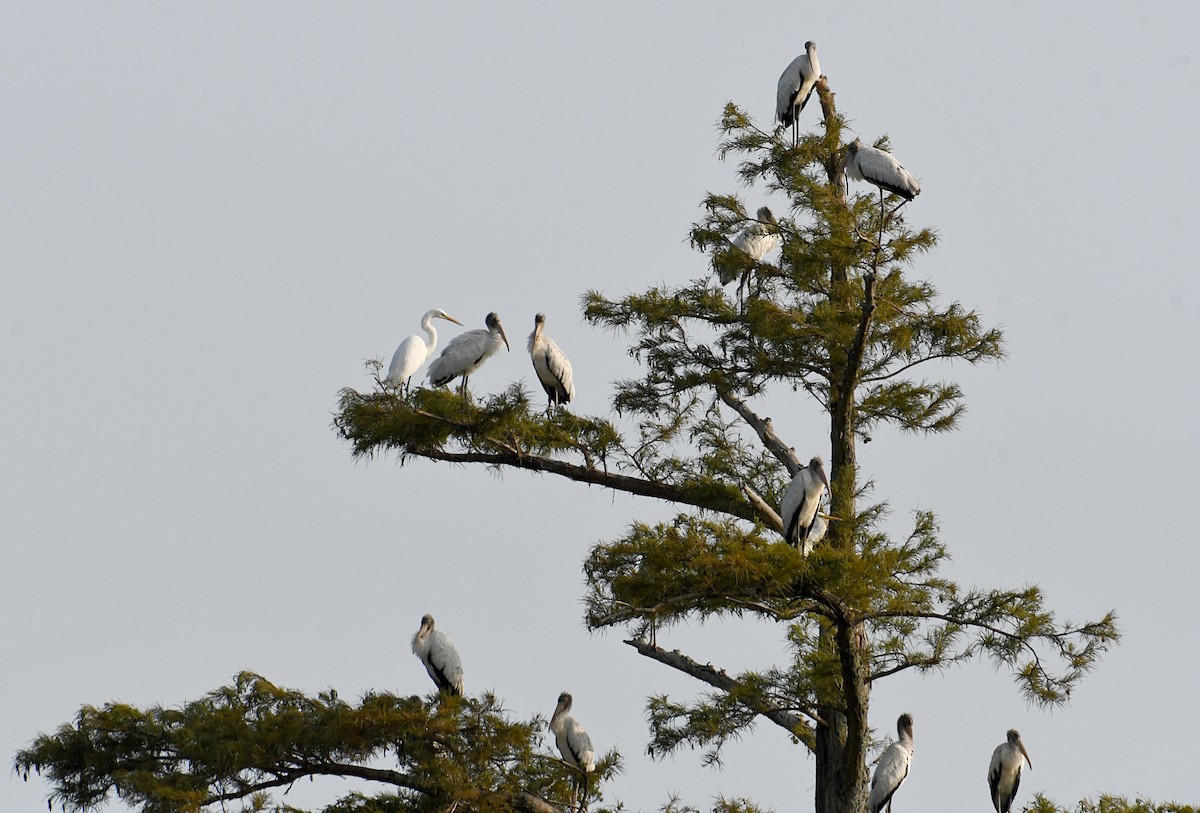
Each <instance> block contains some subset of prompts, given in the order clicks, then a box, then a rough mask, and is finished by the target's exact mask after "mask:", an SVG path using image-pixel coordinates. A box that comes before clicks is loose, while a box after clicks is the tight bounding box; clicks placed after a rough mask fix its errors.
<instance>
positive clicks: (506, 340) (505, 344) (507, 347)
mask: <svg viewBox="0 0 1200 813" xmlns="http://www.w3.org/2000/svg"><path fill="white" fill-rule="evenodd" d="M500 338H501V339H504V349H505V350H507V351H508V352H510V353H511V352H512V348H511V347H509V346H508V337H507V336H505V335H504V328H503V327H501V328H500Z"/></svg>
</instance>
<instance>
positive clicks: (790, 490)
mask: <svg viewBox="0 0 1200 813" xmlns="http://www.w3.org/2000/svg"><path fill="white" fill-rule="evenodd" d="M828 488H829V478H828V477H827V476H826V475H825V461H824V460H822V459H821V458H820V456H814V457H813V459H812V460H810V461H808V465H807V466H805V467H804V468H802V469H800V470H799V471H797V472H796V474H795V475H794V476H793V477H792V482H791V483H789V484H788V487H787V491H785V492H784V493H783V503H782V505H781V506H780V508H779V517H780V519H782V520H783V529H784V538H785V539H787V542H788V544H789V545H791V546H792V547H794V548H801V550H802V551H803V553H804V555H805V556H807V555H808V554H809V553H810V552H811V551H812V546H813V545H814V544H816V541H817V540H815V539H812V540H810V535H811V532H812V530H813V529H814V525H815V524H816V520H817V510H818V509H819V508H820V507H821V496H822V495H823V494H824V493H825V492H826V490H828ZM826 527H827V526H826V525H825V524H824V523H822V525H821V534H820V535H821V536H822V537H824V535H825V528H826Z"/></svg>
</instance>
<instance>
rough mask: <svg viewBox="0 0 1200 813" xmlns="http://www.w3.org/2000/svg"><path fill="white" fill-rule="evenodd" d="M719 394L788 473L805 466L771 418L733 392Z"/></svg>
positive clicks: (793, 472)
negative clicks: (758, 412) (759, 414)
mask: <svg viewBox="0 0 1200 813" xmlns="http://www.w3.org/2000/svg"><path fill="white" fill-rule="evenodd" d="M717 395H718V396H720V398H721V400H722V401H724V402H725V403H726V404H727V405H728V406H729V408H730V409H732V410H733V411H734V412H736V413H737V414H738V415H741V416H742V420H744V421H745V422H746V423H747V424H749V425H750V428H751V429H753V430H754V431H755V432H757V433H758V437H759V440H761V441H762V443H763V446H765V447H767V451H769V452H770V453H771V454H773V455H775V457H777V458H778V459H779V462H780V463H783V465H785V466H787V470H788V474H792V475H794V474H795V473H796V472H798V471H799V470H800V469H801V468H803V467H804V464H803V463H801V462H800V458H799V456H797V454H796V451H795V450H794V449H793V448H792V447H790V446H788V445H787V444H786V443H784V442H783V440H782V439H781V438H780V437H779V435H777V434H775V429H774V427H772V426H771V419H770V418H760V417H759V416H758V414H757V413H755V412H754V410H752V409H750V407H748V406H747V405H746V402H745V401H743V400H742V399H740V398H738V397H737V396H735V395H733V394H732V393H729V392H718V393H717ZM780 527H783V523H782V522H780Z"/></svg>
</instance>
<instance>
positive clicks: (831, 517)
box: [817, 511, 842, 522]
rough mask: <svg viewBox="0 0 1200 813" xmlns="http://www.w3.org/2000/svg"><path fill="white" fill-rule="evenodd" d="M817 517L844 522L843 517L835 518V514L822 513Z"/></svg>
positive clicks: (818, 513)
mask: <svg viewBox="0 0 1200 813" xmlns="http://www.w3.org/2000/svg"><path fill="white" fill-rule="evenodd" d="M817 516H818V517H820V518H821V519H827V520H832V521H834V522H841V521H842V518H841V517H835V516H834V515H833V514H822V513H821V512H820V511H818V512H817Z"/></svg>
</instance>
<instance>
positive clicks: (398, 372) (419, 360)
mask: <svg viewBox="0 0 1200 813" xmlns="http://www.w3.org/2000/svg"><path fill="white" fill-rule="evenodd" d="M434 319H445V320H446V321H448V322H453V323H454V324H456V325H461V324H462V322H460V321H458V320H457V319H455V318H454V317H453V316H451V315H450V314H448V313H446V312H445V311H444V310H442V309H441V308H434V309H433V310H431V311H426V312H425V315H424V316H423V317H421V327H422V328H423V329H424V330H425V334H426V335H427V336H429V341H428V342H426V341H425V340H424V339H422V338H421V337H420V336H416V335H413V336H409V337H408V338H407V339H405V340H404V341H402V342H400V346H399V347H397V348H396V352H395V353H394V354H393V355H392V366H390V367H389V368H388V374H387V378H385V379H384V380H385V381H387V382H388V383H390V384H393V385H396V386H399V387H403V388H404V389H405V390H406V391H407V390H408V388H409V386H410V384H411V381H410V379H411V378H412V376H413V373H415V372H416V371H417V370H419V369H421V365H422V364H424V363H425V362H427V361H429V357H430V356H432V355H433V351H434V350H436V349H437V331H436V330H434V327H433V320H434Z"/></svg>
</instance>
